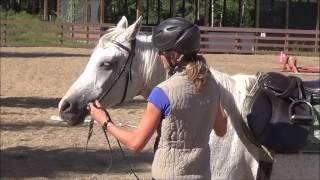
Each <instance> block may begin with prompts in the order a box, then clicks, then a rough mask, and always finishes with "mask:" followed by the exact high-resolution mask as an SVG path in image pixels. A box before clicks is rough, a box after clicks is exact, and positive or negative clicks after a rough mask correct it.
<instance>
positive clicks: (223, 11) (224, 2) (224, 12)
mask: <svg viewBox="0 0 320 180" xmlns="http://www.w3.org/2000/svg"><path fill="white" fill-rule="evenodd" d="M226 9H227V0H223V8H222V14H221V18H220V27H221V26H224V25H225V15H226Z"/></svg>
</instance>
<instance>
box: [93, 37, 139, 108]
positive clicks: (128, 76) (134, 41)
mask: <svg viewBox="0 0 320 180" xmlns="http://www.w3.org/2000/svg"><path fill="white" fill-rule="evenodd" d="M111 42H112V43H114V44H115V45H117V46H118V47H120V48H121V49H123V50H125V51H127V52H128V53H129V56H128V58H127V60H126V62H125V63H124V64H123V65H122V67H121V69H120V71H119V73H118V75H117V77H116V78H115V79H114V80H113V81H112V83H111V86H110V87H109V89H108V90H107V91H105V92H104V93H102V95H101V96H100V97H99V98H98V100H99V101H101V100H102V99H103V98H105V97H106V96H107V95H108V94H109V92H110V91H111V90H112V88H113V86H114V85H115V84H116V83H117V82H118V80H119V78H120V77H121V76H122V74H123V72H124V71H125V70H126V67H127V65H128V64H129V71H128V72H127V74H126V84H125V88H124V92H123V96H122V98H121V101H120V103H119V104H121V103H122V102H123V101H124V100H125V98H126V96H127V90H128V84H129V80H130V81H131V80H132V77H131V76H132V74H131V65H132V61H133V57H134V56H135V46H136V39H134V40H132V42H131V46H132V49H129V48H128V47H126V46H124V45H122V44H121V43H119V42H117V41H115V40H112V41H111ZM105 85H106V84H103V86H102V87H104V86H105Z"/></svg>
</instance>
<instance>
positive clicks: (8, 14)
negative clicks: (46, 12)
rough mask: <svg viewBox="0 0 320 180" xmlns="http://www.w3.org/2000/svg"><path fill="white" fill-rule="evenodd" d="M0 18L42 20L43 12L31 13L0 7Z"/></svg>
mask: <svg viewBox="0 0 320 180" xmlns="http://www.w3.org/2000/svg"><path fill="white" fill-rule="evenodd" d="M0 19H1V20H21V19H29V20H40V19H41V14H38V15H31V14H29V13H27V12H26V11H20V12H15V11H13V10H8V11H6V10H4V9H0Z"/></svg>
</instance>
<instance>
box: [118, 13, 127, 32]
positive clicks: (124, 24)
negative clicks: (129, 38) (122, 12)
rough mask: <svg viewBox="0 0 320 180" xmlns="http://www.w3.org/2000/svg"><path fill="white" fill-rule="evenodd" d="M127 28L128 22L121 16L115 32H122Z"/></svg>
mask: <svg viewBox="0 0 320 180" xmlns="http://www.w3.org/2000/svg"><path fill="white" fill-rule="evenodd" d="M127 27H128V20H127V18H126V17H125V16H122V18H121V20H120V21H119V22H118V24H117V27H116V30H124V29H127Z"/></svg>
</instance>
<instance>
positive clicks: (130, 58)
mask: <svg viewBox="0 0 320 180" xmlns="http://www.w3.org/2000/svg"><path fill="white" fill-rule="evenodd" d="M111 42H112V43H113V44H115V45H117V46H118V47H120V48H121V49H123V50H125V51H127V52H128V53H129V55H128V58H127V60H126V62H125V63H124V64H123V65H122V67H121V68H120V71H119V73H118V74H117V77H116V78H115V79H114V80H113V81H112V83H111V86H110V87H109V89H108V90H107V91H105V92H104V93H102V94H101V96H100V97H99V98H98V100H99V101H101V100H102V99H103V98H105V97H106V96H107V95H108V94H109V92H110V91H111V90H112V88H113V86H114V85H115V84H116V83H117V82H118V80H119V79H120V77H121V76H122V74H123V73H124V71H125V70H126V67H127V66H128V65H129V71H128V72H127V74H126V76H125V77H126V83H125V88H124V92H123V96H122V98H121V101H120V103H119V104H121V103H122V102H123V101H124V100H125V99H126V96H127V90H128V84H129V80H130V81H131V80H132V74H131V65H132V61H133V57H134V56H135V46H136V39H133V40H132V41H131V47H132V49H130V48H128V47H126V46H124V45H122V44H121V43H119V42H117V41H115V40H112V41H111ZM105 86H106V83H104V84H103V85H102V87H105ZM104 111H105V110H104ZM105 113H106V115H107V116H109V115H108V113H107V112H106V111H105ZM109 119H110V120H111V117H110V116H109ZM93 125H94V119H91V121H90V123H89V132H88V137H87V143H86V152H87V148H88V143H89V141H90V138H91V135H92V133H93ZM102 131H103V133H104V135H105V137H106V140H107V143H108V146H109V149H110V154H111V158H110V165H109V167H108V169H110V168H111V166H112V155H113V152H112V148H111V144H110V141H109V138H108V135H107V132H106V130H105V129H104V128H103V127H102ZM117 143H118V146H119V148H120V150H121V154H122V156H123V158H124V160H125V161H126V163H127V166H128V167H129V169H130V172H131V173H132V174H133V175H134V176H135V178H136V179H138V180H139V177H138V176H137V175H136V173H135V172H134V170H133V168H132V166H131V163H130V162H129V161H128V159H127V158H126V155H125V153H124V151H123V149H122V147H121V144H120V142H119V140H117Z"/></svg>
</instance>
